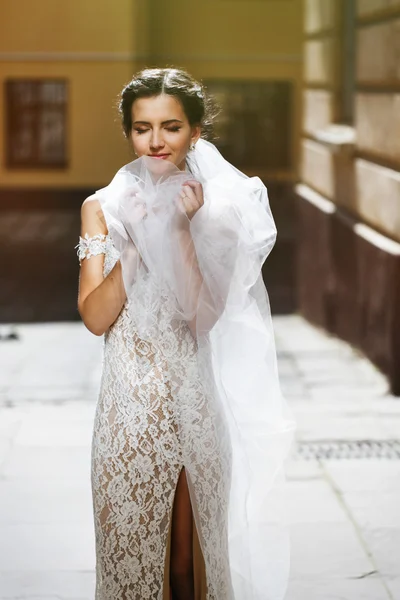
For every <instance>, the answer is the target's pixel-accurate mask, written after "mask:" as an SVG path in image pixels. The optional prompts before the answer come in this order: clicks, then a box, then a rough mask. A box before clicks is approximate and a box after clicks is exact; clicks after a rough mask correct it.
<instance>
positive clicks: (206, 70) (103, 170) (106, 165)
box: [0, 0, 302, 187]
mask: <svg viewBox="0 0 400 600" xmlns="http://www.w3.org/2000/svg"><path fill="white" fill-rule="evenodd" d="M301 22H302V7H301V0H286V1H284V2H283V1H282V0H273V1H271V2H259V1H253V0H202V2H191V1H190V2H188V1H187V0H171V1H169V2H165V0H118V1H117V2H113V3H111V2H110V1H109V0H68V1H67V2H58V1H55V0H35V2H32V0H18V2H16V1H15V0H1V2H0V86H1V87H3V82H4V80H5V79H6V78H7V77H27V78H29V77H66V78H67V79H68V80H69V92H70V102H69V121H68V123H69V131H68V136H69V140H68V141H69V157H70V165H69V167H68V168H66V169H60V170H19V169H18V170H14V171H12V170H6V169H5V167H4V162H2V164H1V165H0V186H2V187H7V186H18V187H32V186H36V187H42V186H49V187H50V186H51V187H53V186H55V187H84V186H87V187H92V186H94V187H96V186H101V185H103V184H105V183H107V182H108V181H109V179H110V177H111V176H112V175H113V174H114V173H115V171H116V170H117V169H118V168H119V167H120V166H121V165H122V164H124V163H126V162H127V161H128V160H130V159H131V154H130V151H129V147H128V144H127V142H126V141H125V140H124V138H123V136H122V133H121V128H120V124H119V121H118V115H117V113H116V109H115V101H116V96H117V94H118V93H119V91H120V90H121V87H122V86H123V84H124V83H125V82H126V81H128V80H129V79H130V77H131V75H132V73H133V72H134V71H135V70H137V69H138V68H141V67H142V66H144V65H147V66H155V65H158V66H166V65H171V64H173V65H176V66H182V67H184V68H186V69H188V70H189V71H190V72H191V73H192V74H193V75H194V76H195V77H199V78H229V79H234V78H238V79H246V78H247V79H288V80H291V81H293V82H294V84H295V98H294V121H295V132H294V142H293V153H294V155H295V157H296V162H297V156H298V154H297V147H298V139H299V129H300V127H299V123H300V116H299V112H300V111H299V104H300V102H299V98H300V93H299V90H300V82H301V75H302V67H301V44H302V31H301ZM2 102H3V93H1V94H0V114H4V107H3V105H2ZM3 144H4V135H3V133H2V134H1V135H0V153H1V156H4V147H3ZM291 175H293V174H291Z"/></svg>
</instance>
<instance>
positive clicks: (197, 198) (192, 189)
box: [179, 180, 204, 221]
mask: <svg viewBox="0 0 400 600" xmlns="http://www.w3.org/2000/svg"><path fill="white" fill-rule="evenodd" d="M179 199H180V209H181V211H182V212H183V213H184V214H186V216H187V218H188V219H189V221H191V220H192V218H193V217H194V215H195V214H196V213H197V211H198V210H199V209H200V208H201V207H202V206H203V204H204V194H203V186H202V185H201V183H200V182H199V181H195V180H191V181H188V182H187V183H185V184H184V185H183V186H182V190H181V191H180V193H179Z"/></svg>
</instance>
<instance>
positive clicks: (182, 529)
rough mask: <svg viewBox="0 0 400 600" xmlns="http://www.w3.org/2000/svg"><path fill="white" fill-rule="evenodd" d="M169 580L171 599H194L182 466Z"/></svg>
mask: <svg viewBox="0 0 400 600" xmlns="http://www.w3.org/2000/svg"><path fill="white" fill-rule="evenodd" d="M170 581H171V588H172V598H173V600H194V573H193V521H192V506H191V503H190V496H189V490H188V486H187V481H186V473H185V469H184V468H183V469H182V471H181V473H180V475H179V479H178V484H177V486H176V492H175V499H174V506H173V511H172V529H171V557H170Z"/></svg>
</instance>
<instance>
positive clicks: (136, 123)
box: [132, 119, 183, 125]
mask: <svg viewBox="0 0 400 600" xmlns="http://www.w3.org/2000/svg"><path fill="white" fill-rule="evenodd" d="M169 123H183V121H180V120H179V119H168V121H163V122H162V123H161V125H168V124H169ZM132 125H151V123H149V122H148V121H134V123H132Z"/></svg>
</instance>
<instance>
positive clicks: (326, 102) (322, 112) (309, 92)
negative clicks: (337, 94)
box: [303, 89, 333, 135]
mask: <svg viewBox="0 0 400 600" xmlns="http://www.w3.org/2000/svg"><path fill="white" fill-rule="evenodd" d="M332 122H333V94H332V92H329V91H327V90H318V89H316V90H314V89H305V90H304V91H303V130H304V132H306V133H308V134H310V135H314V134H316V133H317V132H318V131H320V130H321V129H325V128H326V127H327V126H328V125H330V124H331V123H332Z"/></svg>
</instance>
